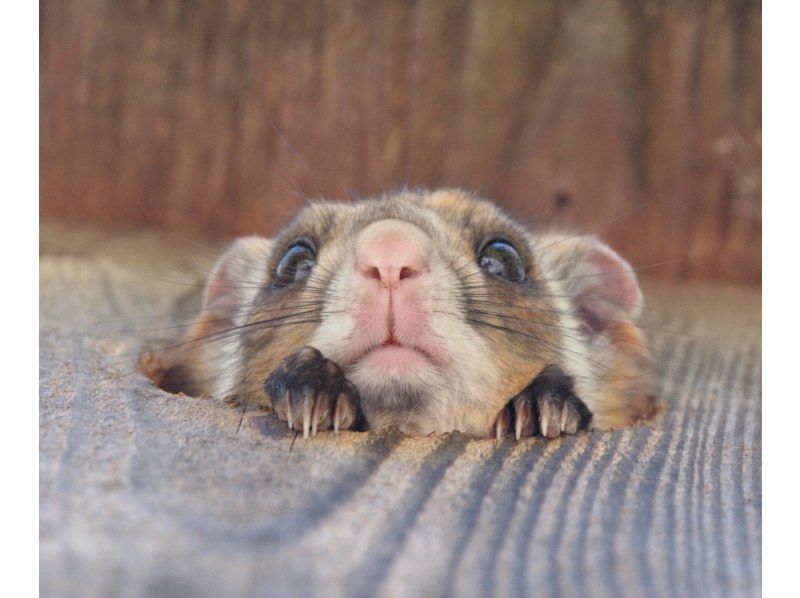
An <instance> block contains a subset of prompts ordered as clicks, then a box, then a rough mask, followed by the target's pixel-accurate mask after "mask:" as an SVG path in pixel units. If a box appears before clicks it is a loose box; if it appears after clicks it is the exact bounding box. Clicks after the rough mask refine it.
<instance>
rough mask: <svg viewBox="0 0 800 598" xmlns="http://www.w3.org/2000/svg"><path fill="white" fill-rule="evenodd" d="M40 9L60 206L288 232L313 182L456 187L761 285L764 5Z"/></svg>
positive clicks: (57, 1) (112, 5)
mask: <svg viewBox="0 0 800 598" xmlns="http://www.w3.org/2000/svg"><path fill="white" fill-rule="evenodd" d="M41 15H42V17H41V50H42V51H41V80H42V95H41V113H42V119H41V126H40V131H41V161H42V168H41V172H42V176H41V210H42V214H43V215H50V216H60V217H70V218H72V219H73V220H75V221H84V220H87V219H88V220H94V221H102V222H106V223H113V224H116V225H118V226H131V225H135V224H141V223H147V224H153V223H155V224H158V225H161V226H166V227H172V228H175V229H193V230H194V231H198V230H200V231H206V232H217V233H225V234H233V233H244V234H250V233H252V232H253V228H254V226H256V227H257V229H258V230H259V231H261V232H264V233H267V234H271V233H274V232H275V231H277V230H278V229H279V228H281V226H282V225H283V224H285V222H286V221H287V220H288V219H289V218H291V217H292V216H293V215H294V214H295V212H296V210H297V208H298V207H299V206H301V205H302V200H301V199H300V198H299V197H298V192H302V193H305V194H306V195H309V196H320V195H322V196H327V197H330V198H340V199H347V198H349V197H352V196H356V195H361V196H367V195H371V194H378V193H381V192H382V191H384V190H387V189H393V188H398V187H400V186H402V185H403V184H406V183H407V184H409V185H411V186H416V185H424V186H429V187H432V186H457V187H466V188H469V189H473V190H480V193H481V194H483V195H486V196H488V197H490V198H492V199H494V200H496V201H498V202H501V203H502V204H503V205H504V206H506V207H507V208H508V209H509V210H510V211H511V212H512V213H513V214H514V215H516V216H518V217H520V218H526V219H528V220H530V221H532V222H533V223H534V224H540V223H542V222H545V223H547V222H550V221H552V220H557V221H560V222H564V223H569V224H575V225H576V226H578V227H579V228H581V229H587V228H588V229H591V230H594V231H597V232H600V233H603V234H604V235H606V237H607V238H608V240H609V241H610V242H611V243H612V244H613V245H614V246H615V247H617V248H618V249H620V250H621V251H622V253H623V254H624V255H626V256H628V257H629V258H630V259H631V260H632V262H633V263H635V264H636V265H638V266H645V265H649V264H654V263H661V262H669V263H665V264H664V265H663V266H661V268H659V269H658V270H657V272H660V273H663V275H664V276H672V277H688V278H695V279H714V280H731V281H740V282H748V283H754V282H758V281H759V280H760V271H761V249H760V247H761V242H760V240H761V236H760V235H761V191H760V189H761V187H760V184H761V181H760V175H761V144H760V134H761V120H760V119H761V116H760V115H761V49H760V44H761V3H760V2H757V1H748V0H745V1H742V0H715V1H713V2H644V1H640V0H591V1H586V2H563V1H561V2H556V1H550V2H518V1H515V0H495V1H492V2H486V1H484V0H420V1H418V2H407V1H406V0H393V1H391V2H362V1H359V0H344V1H343V0H328V1H319V2H307V3H275V2H244V1H238V2H233V1H230V2H207V1H206V2H154V3H152V2H151V3H148V2H140V1H137V0H122V1H121V0H46V1H43V2H42V3H41ZM295 151H297V153H299V155H300V156H301V157H298V155H296V154H295ZM645 201H649V202H651V203H650V204H649V205H648V206H647V208H646V209H642V210H639V211H636V212H635V213H634V214H632V215H631V216H630V217H628V218H626V219H624V220H623V221H615V218H616V217H617V216H619V215H620V214H623V213H625V212H628V211H631V210H634V209H635V208H636V207H637V206H640V205H641V204H642V203H643V202H645ZM254 223H258V224H257V225H254Z"/></svg>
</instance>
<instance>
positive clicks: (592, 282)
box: [534, 235, 644, 334]
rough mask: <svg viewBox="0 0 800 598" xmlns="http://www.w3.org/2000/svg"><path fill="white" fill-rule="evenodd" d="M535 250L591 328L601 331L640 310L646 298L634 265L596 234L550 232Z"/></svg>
mask: <svg viewBox="0 0 800 598" xmlns="http://www.w3.org/2000/svg"><path fill="white" fill-rule="evenodd" d="M534 252H535V253H534V255H536V256H537V257H540V258H541V262H542V263H543V267H544V270H545V278H546V279H548V280H550V281H551V282H552V283H553V284H554V285H557V286H559V287H561V288H562V289H563V291H564V294H566V295H568V296H569V297H570V298H571V299H572V301H573V304H574V306H575V311H576V313H577V315H578V317H579V318H580V319H581V320H582V321H583V323H584V324H585V325H586V326H587V327H588V328H589V329H590V330H591V331H592V332H594V333H597V334H600V333H602V332H604V331H605V330H607V329H608V328H609V326H610V325H611V324H615V323H619V322H620V321H621V320H622V321H629V320H634V319H636V318H638V317H639V315H640V314H641V311H642V306H643V304H644V298H643V296H642V291H641V289H640V288H639V282H638V281H637V279H636V274H635V273H634V271H633V268H631V265H630V264H629V263H628V262H627V261H625V260H624V259H623V258H622V257H621V256H620V255H619V254H618V253H617V252H616V251H614V250H613V249H611V248H610V247H609V246H608V245H606V244H605V243H603V242H601V241H600V240H599V239H597V238H596V237H589V236H576V237H570V236H566V235H547V236H545V237H544V238H542V239H541V242H540V243H538V249H536V248H534Z"/></svg>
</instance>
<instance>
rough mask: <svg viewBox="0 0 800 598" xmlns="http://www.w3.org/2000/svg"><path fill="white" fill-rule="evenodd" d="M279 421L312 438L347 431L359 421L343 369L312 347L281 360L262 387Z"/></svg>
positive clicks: (352, 388)
mask: <svg viewBox="0 0 800 598" xmlns="http://www.w3.org/2000/svg"><path fill="white" fill-rule="evenodd" d="M264 390H265V391H266V393H267V395H268V396H269V397H270V398H271V399H272V406H273V408H274V409H275V413H276V414H277V416H278V418H279V419H281V420H283V421H285V422H287V423H288V424H289V427H290V428H292V429H294V430H297V431H298V432H301V431H302V432H303V436H304V437H305V438H308V435H309V433H310V434H311V435H312V436H315V435H316V434H317V432H318V431H321V430H329V429H330V428H333V429H334V431H335V432H337V433H338V432H339V430H349V429H352V428H355V427H356V425H357V424H358V421H359V408H358V391H357V390H356V387H355V386H353V384H352V383H351V382H350V381H349V380H347V378H345V377H344V373H343V372H342V369H341V368H340V367H339V366H338V365H336V364H335V363H334V362H332V361H330V360H329V359H325V358H324V357H323V356H322V353H320V352H319V351H317V350H316V349H315V348H314V347H309V346H306V347H303V348H301V349H298V350H297V351H295V352H294V353H292V354H291V355H290V356H289V357H287V358H286V359H284V360H283V361H282V362H281V364H280V365H279V366H278V367H277V368H276V369H275V371H274V372H272V374H270V376H269V377H268V378H267V380H266V382H265V383H264Z"/></svg>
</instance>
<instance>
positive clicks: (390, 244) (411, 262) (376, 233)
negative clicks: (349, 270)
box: [356, 219, 430, 288]
mask: <svg viewBox="0 0 800 598" xmlns="http://www.w3.org/2000/svg"><path fill="white" fill-rule="evenodd" d="M429 241H430V239H429V238H428V236H427V235H426V234H425V233H424V232H423V231H422V230H421V229H420V228H419V227H417V226H414V225H413V224H411V223H409V222H404V221H402V220H395V219H387V220H380V221H378V222H374V223H372V224H370V225H369V226H368V227H366V228H365V229H364V230H362V231H361V233H360V234H359V235H358V239H357V240H356V265H357V268H358V273H359V275H360V276H361V277H362V278H365V279H374V280H377V281H379V282H380V283H381V285H382V286H384V287H387V288H396V287H397V286H398V285H399V284H400V283H401V282H402V281H404V280H407V279H411V278H416V277H418V276H419V275H421V274H423V273H424V272H426V271H427V269H428V259H427V255H428V250H429Z"/></svg>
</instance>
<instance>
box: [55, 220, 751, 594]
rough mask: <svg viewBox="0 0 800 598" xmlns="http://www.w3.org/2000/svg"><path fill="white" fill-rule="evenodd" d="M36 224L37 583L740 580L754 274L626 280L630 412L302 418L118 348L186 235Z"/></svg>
mask: <svg viewBox="0 0 800 598" xmlns="http://www.w3.org/2000/svg"><path fill="white" fill-rule="evenodd" d="M42 237H43V239H44V243H45V246H44V248H43V255H42V259H41V270H40V281H41V329H40V350H41V378H40V399H39V400H40V414H41V428H40V455H41V458H40V509H41V521H40V565H41V590H42V595H44V596H70V595H81V596H105V595H122V596H125V595H130V596H138V595H159V596H163V595H193V596H253V595H256V596H258V595H265V596H266V595H268V596H276V595H278V596H279V595H296V594H302V595H311V596H315V595H320V596H321V595H325V596H328V595H348V596H372V595H393V596H420V595H424V596H430V595H442V594H449V593H451V592H454V593H457V594H459V595H466V596H484V595H487V594H492V593H494V594H498V595H523V594H524V595H529V594H533V593H535V594H537V595H567V596H579V595H580V596H582V595H597V596H618V595H631V596H641V595H657V596H667V595H669V596H673V595H706V596H750V595H758V594H759V588H760V580H761V567H760V561H761V468H760V463H761V455H760V447H761V441H760V434H761V420H760V417H761V401H760V374H761V372H760V297H759V294H758V293H757V292H754V291H752V290H745V289H741V288H736V287H720V286H692V287H675V286H664V285H654V284H651V285H649V286H648V297H649V299H650V311H649V316H648V325H649V326H652V327H653V328H654V329H658V330H653V333H654V337H655V338H654V342H655V345H656V348H657V350H658V351H659V352H660V356H661V358H660V360H659V361H660V367H661V369H662V371H663V382H662V394H663V396H664V398H665V400H666V402H667V405H668V409H667V412H666V414H665V415H664V417H663V419H661V421H660V422H659V423H658V424H657V425H656V426H654V427H653V428H636V429H628V430H619V431H615V432H605V433H601V432H594V433H591V434H581V435H578V436H577V437H573V438H566V439H562V440H557V441H550V442H546V441H542V440H532V441H528V442H522V443H514V442H511V441H509V442H504V443H500V444H498V443H496V442H494V441H491V440H478V439H471V438H467V437H464V436H462V435H460V434H449V435H439V436H432V437H423V438H420V437H411V436H403V435H400V434H398V433H396V432H391V431H390V432H380V433H344V434H342V435H341V436H339V437H335V436H333V435H330V434H322V435H320V436H318V437H317V438H315V439H313V440H310V441H303V440H302V438H300V439H295V437H294V434H291V433H289V432H287V431H286V430H285V429H284V427H283V426H282V425H279V424H277V422H276V421H274V419H273V418H272V417H271V416H269V415H265V414H263V413H260V412H252V413H242V412H241V410H236V409H231V408H229V407H226V406H224V405H222V404H221V403H219V402H217V401H212V400H196V399H187V398H178V397H175V396H172V395H169V394H166V393H163V392H160V391H158V390H156V389H154V388H153V387H152V386H150V384H149V383H148V382H147V381H145V380H143V379H142V378H141V377H139V376H138V375H137V374H136V373H135V372H133V371H132V364H133V356H134V354H135V353H136V352H137V350H138V348H139V343H140V339H141V337H142V336H143V335H144V334H145V333H146V331H147V330H148V329H151V328H154V327H158V326H163V325H164V323H160V322H155V321H153V320H152V319H133V320H132V319H131V318H139V317H141V316H153V315H154V314H169V313H171V312H174V311H176V310H186V309H189V308H190V307H189V305H190V303H189V299H187V297H190V296H191V295H192V293H194V292H195V291H196V290H195V289H193V288H192V287H191V286H188V287H187V286H185V285H181V284H174V283H175V282H177V281H185V282H187V283H189V284H191V283H192V282H193V281H194V280H195V278H194V277H196V276H197V271H196V270H195V271H194V273H192V269H190V268H188V267H187V266H186V264H185V263H184V262H183V261H181V259H180V258H179V257H176V256H180V255H186V251H183V252H180V251H176V250H175V243H174V242H166V241H164V240H163V239H159V238H158V237H154V236H152V235H147V234H138V235H135V236H133V237H128V238H124V237H117V238H113V239H110V238H108V237H103V236H102V235H99V236H94V237H93V236H90V235H88V234H85V233H83V234H76V235H75V236H73V237H72V238H71V239H70V238H69V235H67V234H65V233H64V231H61V232H60V233H58V234H54V233H53V229H48V230H45V231H44V232H43V235H42ZM65 239H66V240H65ZM195 257H196V256H193V257H191V260H194V259H195ZM141 273H146V274H147V276H143V275H142V274H141ZM164 280H167V281H172V282H163V281H164ZM667 330H669V331H671V332H667Z"/></svg>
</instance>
